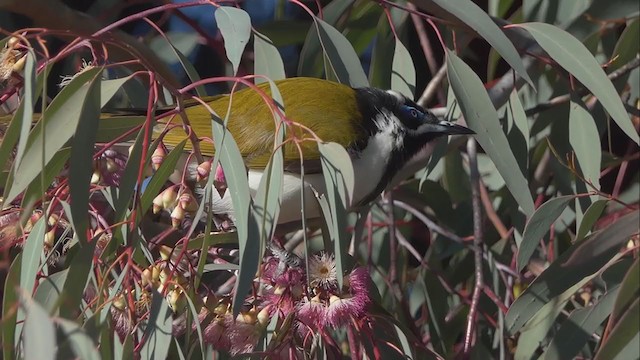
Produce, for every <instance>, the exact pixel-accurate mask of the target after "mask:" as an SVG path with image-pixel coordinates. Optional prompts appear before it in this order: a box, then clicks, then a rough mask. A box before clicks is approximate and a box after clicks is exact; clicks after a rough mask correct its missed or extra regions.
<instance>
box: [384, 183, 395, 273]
mask: <svg viewBox="0 0 640 360" xmlns="http://www.w3.org/2000/svg"><path fill="white" fill-rule="evenodd" d="M385 198H386V199H385V200H386V205H387V206H386V210H387V216H388V219H389V280H390V281H391V283H392V284H395V282H396V280H397V279H396V271H397V269H396V260H397V256H398V251H397V250H398V239H397V238H396V217H395V215H394V213H393V205H394V204H393V192H392V191H389V192H387V193H386V194H385Z"/></svg>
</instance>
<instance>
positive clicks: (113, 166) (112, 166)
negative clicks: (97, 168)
mask: <svg viewBox="0 0 640 360" xmlns="http://www.w3.org/2000/svg"><path fill="white" fill-rule="evenodd" d="M105 162H106V166H105V167H106V168H107V171H108V172H110V173H112V174H113V173H114V172H116V171H118V170H119V168H120V167H119V166H118V164H117V163H116V161H115V160H113V159H110V158H107V160H106V161H105Z"/></svg>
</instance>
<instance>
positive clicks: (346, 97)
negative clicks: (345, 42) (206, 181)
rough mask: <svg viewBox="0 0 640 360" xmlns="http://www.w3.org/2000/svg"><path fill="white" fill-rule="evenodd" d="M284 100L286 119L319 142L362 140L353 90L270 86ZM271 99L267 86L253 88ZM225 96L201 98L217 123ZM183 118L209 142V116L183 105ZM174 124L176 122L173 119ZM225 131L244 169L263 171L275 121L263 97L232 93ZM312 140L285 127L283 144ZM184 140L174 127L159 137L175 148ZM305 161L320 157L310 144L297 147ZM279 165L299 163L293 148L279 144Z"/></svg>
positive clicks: (308, 82) (304, 83)
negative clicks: (281, 159) (235, 145)
mask: <svg viewBox="0 0 640 360" xmlns="http://www.w3.org/2000/svg"><path fill="white" fill-rule="evenodd" d="M275 83H276V85H277V86H278V90H279V91H280V94H281V95H282V99H283V101H284V112H285V115H286V117H287V119H289V120H291V121H293V122H296V123H299V124H301V125H303V126H304V127H306V128H308V129H310V130H311V131H313V132H314V133H315V134H316V136H318V137H319V138H320V139H322V140H323V141H333V142H337V143H339V144H341V145H342V146H345V147H348V146H350V145H352V144H353V143H354V142H355V141H357V140H358V139H360V138H361V137H363V136H365V134H364V129H363V128H362V127H361V125H360V124H361V120H362V119H361V118H362V116H361V114H360V112H359V110H358V105H357V102H356V96H355V91H354V90H353V89H352V88H350V87H348V86H345V85H341V84H337V83H334V82H330V81H326V80H321V79H314V78H291V79H285V80H280V81H276V82H275ZM258 87H259V88H260V89H262V90H263V91H264V92H265V93H267V94H268V95H271V91H270V89H269V84H268V83H262V84H260V85H258ZM229 99H230V97H229V95H224V96H216V97H213V98H209V99H204V100H205V101H206V102H207V103H208V104H209V106H211V108H212V109H213V110H214V111H215V112H216V113H217V114H218V116H220V117H221V118H222V119H224V118H225V117H226V114H227V109H228V106H229ZM185 114H186V116H187V118H188V119H189V122H190V123H191V127H192V129H193V130H194V131H195V133H196V134H197V136H198V137H209V138H210V137H211V136H212V134H211V115H210V114H209V111H208V110H207V109H206V108H205V107H204V106H201V105H197V103H196V104H195V105H193V106H188V107H187V108H186V109H185ZM173 121H174V122H175V121H179V117H176V118H175V120H173ZM227 126H228V129H229V131H230V133H231V134H232V135H233V137H234V139H235V140H236V142H237V143H238V147H239V149H240V152H241V154H242V156H243V157H244V158H245V162H246V164H247V166H249V167H250V168H262V167H265V166H266V164H267V162H268V161H269V157H270V156H271V153H272V152H273V145H274V135H275V121H274V119H273V115H272V113H271V111H270V110H269V107H268V106H267V105H266V104H265V103H264V100H263V98H262V97H261V96H260V95H259V94H258V93H257V92H256V91H254V90H252V89H243V90H240V91H237V92H235V93H234V94H233V97H232V103H231V112H230V115H229V120H228V125H227ZM294 134H295V136H296V137H297V138H302V137H304V138H309V139H311V138H312V136H311V135H310V134H308V133H306V132H305V131H303V130H302V128H300V127H298V126H295V125H294V126H291V127H289V128H287V135H286V139H291V138H292V137H293V135H294ZM185 138H186V134H185V132H184V130H183V129H182V128H174V129H172V130H171V131H169V132H168V133H167V135H166V136H165V137H164V142H165V143H166V144H168V145H175V144H177V143H179V142H180V141H182V140H183V139H185ZM200 147H201V149H202V152H203V154H205V155H208V156H212V155H213V153H214V149H213V146H211V144H210V143H205V142H201V143H200ZM301 147H302V151H303V152H304V158H305V159H306V160H313V159H318V158H319V157H320V155H319V152H318V149H317V145H316V143H315V142H314V141H313V140H310V141H305V142H304V143H302V144H301ZM284 151H285V155H284V156H285V164H293V163H297V162H299V159H300V157H299V153H298V149H297V147H296V146H295V144H293V143H291V142H289V143H287V144H286V145H285V149H284Z"/></svg>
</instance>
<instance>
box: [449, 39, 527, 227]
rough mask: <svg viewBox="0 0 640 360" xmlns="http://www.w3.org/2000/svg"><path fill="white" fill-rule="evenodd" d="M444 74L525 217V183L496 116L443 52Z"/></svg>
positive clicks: (472, 77)
mask: <svg viewBox="0 0 640 360" xmlns="http://www.w3.org/2000/svg"><path fill="white" fill-rule="evenodd" d="M447 73H448V75H449V81H450V83H451V88H452V89H453V92H454V94H455V96H456V99H458V104H459V105H460V109H461V110H462V114H463V115H464V118H465V120H466V122H467V125H469V128H471V129H472V130H473V131H475V132H476V135H475V138H476V140H478V143H480V145H481V146H482V148H483V149H484V151H485V152H486V153H487V154H488V155H489V157H491V160H493V162H494V163H495V164H496V168H497V169H498V171H499V172H500V175H502V177H503V178H504V181H505V183H506V184H507V187H508V188H509V190H510V191H511V194H512V195H513V197H514V198H515V199H516V201H518V204H519V205H520V206H521V207H522V209H523V210H524V212H525V213H526V214H527V215H531V214H533V211H534V206H533V199H532V198H531V193H530V192H529V187H528V184H527V180H526V179H525V178H524V175H523V174H522V172H520V170H519V166H518V162H517V161H516V159H515V157H514V155H513V153H512V152H511V150H510V148H509V142H508V141H507V137H506V135H505V133H504V132H503V131H502V126H501V125H500V122H499V119H498V112H497V111H496V109H495V108H494V107H493V104H492V103H491V99H489V95H488V94H487V92H486V90H485V89H484V86H483V85H482V82H481V81H480V79H479V78H478V76H477V75H476V74H475V73H474V72H473V70H471V68H470V67H469V66H468V65H467V64H465V63H464V62H463V61H462V60H461V59H460V58H458V56H456V55H455V54H454V53H453V52H451V51H449V52H447Z"/></svg>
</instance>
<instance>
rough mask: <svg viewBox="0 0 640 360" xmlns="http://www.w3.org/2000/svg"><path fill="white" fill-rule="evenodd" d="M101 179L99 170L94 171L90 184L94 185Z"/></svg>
mask: <svg viewBox="0 0 640 360" xmlns="http://www.w3.org/2000/svg"><path fill="white" fill-rule="evenodd" d="M101 179H102V174H100V170H94V171H93V174H91V183H92V184H93V185H96V184H98V183H99V182H100V180H101Z"/></svg>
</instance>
